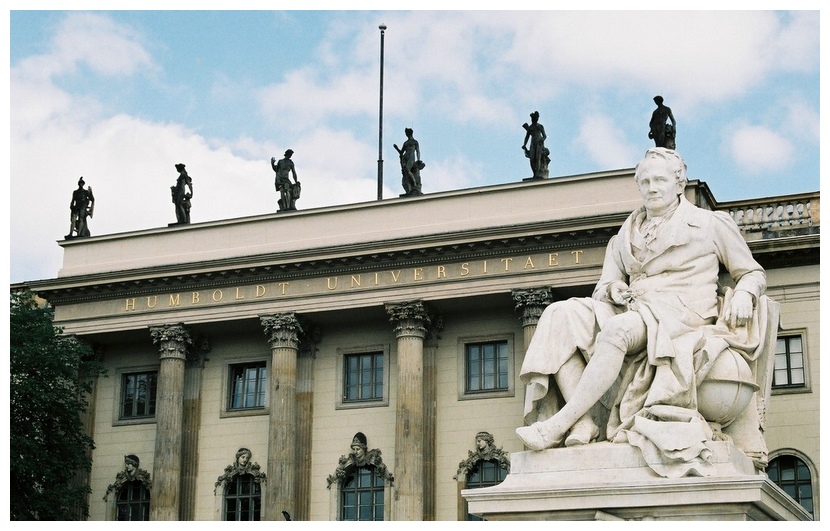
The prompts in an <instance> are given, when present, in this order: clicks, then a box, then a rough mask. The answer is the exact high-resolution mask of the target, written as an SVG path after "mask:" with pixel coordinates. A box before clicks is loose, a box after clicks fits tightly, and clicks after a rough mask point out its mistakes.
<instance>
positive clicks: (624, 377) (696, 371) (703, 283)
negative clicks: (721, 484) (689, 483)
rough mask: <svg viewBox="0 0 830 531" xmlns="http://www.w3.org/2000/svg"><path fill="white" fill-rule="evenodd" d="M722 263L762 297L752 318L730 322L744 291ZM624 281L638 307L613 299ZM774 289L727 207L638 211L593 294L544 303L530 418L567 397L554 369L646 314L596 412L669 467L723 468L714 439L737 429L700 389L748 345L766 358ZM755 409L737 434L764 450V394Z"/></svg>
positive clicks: (745, 354)
mask: <svg viewBox="0 0 830 531" xmlns="http://www.w3.org/2000/svg"><path fill="white" fill-rule="evenodd" d="M721 265H722V266H723V268H724V269H725V270H726V271H727V272H728V273H729V275H730V276H731V278H732V280H733V281H734V283H735V286H734V290H743V291H746V292H748V293H750V294H751V295H752V296H753V298H754V300H755V301H756V311H755V312H754V314H753V318H752V319H751V320H750V322H749V323H748V324H746V325H745V326H739V327H736V328H735V329H730V327H729V326H728V325H727V324H726V323H725V322H724V320H723V319H722V318H719V313H720V312H721V311H722V308H723V307H724V306H725V304H726V303H728V302H729V299H730V298H731V296H732V293H733V291H732V290H731V289H726V290H723V289H720V290H719V288H720V286H719V282H718V280H719V271H720V267H721ZM616 281H622V282H624V283H626V284H627V285H628V286H629V288H630V290H631V291H632V293H634V297H633V301H632V302H631V303H629V304H628V307H627V308H626V307H624V306H618V305H615V304H613V303H612V302H611V299H610V296H609V287H610V286H611V284H613V283H615V282H616ZM765 289H766V275H765V273H764V270H763V269H762V268H761V266H760V265H759V264H758V263H757V262H756V261H755V259H754V258H753V257H752V254H751V252H750V251H749V248H748V247H747V245H746V242H745V241H744V239H743V237H742V236H741V234H740V232H739V230H738V227H737V225H736V224H735V222H734V221H733V220H732V219H731V218H730V217H729V216H728V215H727V214H725V213H722V212H712V211H708V210H704V209H701V208H698V207H695V206H694V205H692V204H691V203H689V202H688V201H687V200H686V199H685V198H684V197H683V196H681V197H680V204H679V205H678V207H677V208H676V209H675V211H674V212H673V213H671V214H669V215H667V216H665V217H663V218H658V219H655V220H647V219H646V212H645V208H640V209H638V210H636V211H634V212H633V213H632V214H631V215H630V216H629V217H628V219H627V220H626V221H625V223H624V224H623V226H622V228H621V229H620V231H619V233H618V234H617V235H616V236H615V237H613V238H612V239H611V241H610V242H609V244H608V247H607V250H606V256H605V261H604V264H603V269H602V275H601V278H600V280H599V282H598V283H597V286H596V288H595V290H594V293H593V296H592V297H591V298H573V299H568V300H565V301H559V302H555V303H553V304H551V305H550V306H549V307H548V308H546V309H545V311H544V312H543V313H542V316H541V317H540V319H539V323H538V325H537V329H536V332H535V334H534V336H533V339H532V340H531V342H530V345H529V346H528V349H527V352H526V354H525V359H524V362H523V365H522V370H521V379H522V381H523V382H524V383H525V384H526V386H527V393H526V396H525V409H524V414H525V422H526V423H527V424H530V423H532V422H534V421H537V420H544V419H546V418H549V417H550V416H551V415H552V414H553V413H554V412H555V411H556V410H557V409H558V407H559V405H561V400H562V398H561V395H559V393H558V390H557V389H556V384H555V380H554V378H553V376H552V375H554V374H556V373H557V372H558V371H559V369H560V368H561V367H562V365H563V364H564V363H565V362H566V361H567V360H568V359H569V358H570V357H571V356H575V355H579V356H583V357H584V359H585V361H586V362H587V361H588V360H590V359H591V356H592V355H593V351H594V346H595V339H596V336H597V333H598V332H599V330H601V329H602V328H603V324H604V323H605V322H606V321H607V320H608V319H609V318H610V317H612V316H614V315H616V314H619V313H622V312H625V311H632V312H637V313H638V314H639V316H640V317H641V318H642V320H643V322H644V324H645V327H646V334H647V343H646V344H647V346H646V349H645V350H644V351H642V352H629V353H628V355H627V356H626V359H625V362H624V364H623V367H622V370H621V371H620V374H619V375H618V377H617V381H616V383H615V384H614V385H613V386H612V387H611V388H610V389H609V390H608V391H607V392H606V393H605V395H604V396H603V397H602V399H601V400H600V402H599V403H598V404H597V405H596V406H595V407H594V408H593V409H592V412H591V414H592V417H594V419H595V421H596V422H597V424H598V425H599V426H600V427H601V428H602V427H605V428H606V429H605V433H604V435H605V437H606V438H607V439H608V440H612V441H614V442H626V441H627V442H628V443H630V444H632V445H634V446H636V447H638V448H640V450H641V451H642V454H643V457H644V459H645V460H646V462H647V463H648V464H649V466H650V467H651V468H652V469H653V470H655V472H657V473H658V474H660V475H662V476H666V477H679V476H683V475H687V474H695V475H709V474H711V467H712V465H711V464H709V462H708V457H709V452H710V451H709V449H708V448H707V447H706V441H710V440H717V439H721V440H723V439H730V438H731V436H730V434H729V433H728V429H724V431H723V432H722V431H721V430H720V426H719V425H717V424H710V423H707V422H706V420H705V419H704V418H703V417H702V415H701V414H700V413H698V407H697V406H698V404H697V388H698V385H699V384H700V382H702V381H703V380H704V378H705V377H706V374H707V373H708V371H709V369H710V368H711V367H712V365H713V363H714V362H715V361H716V360H717V358H718V357H719V356H726V355H737V356H739V357H740V358H741V359H743V360H745V361H746V362H747V363H748V364H749V366H750V367H755V364H754V362H755V358H756V357H757V356H758V353H759V352H760V350H761V349H759V348H758V347H759V344H760V343H761V341H762V330H763V327H764V326H765V320H766V312H765V307H762V305H760V304H757V301H759V298H760V297H761V295H762V294H763V293H764V291H765ZM746 409H747V411H746V412H745V413H743V414H742V416H743V417H746V418H742V419H740V421H739V420H736V421H735V422H734V423H733V424H735V426H738V427H739V430H740V432H739V433H736V434H735V438H736V439H737V440H735V441H734V442H735V444H736V446H738V447H739V448H740V449H742V450H744V452H745V453H747V454H748V455H750V456H751V457H760V458H762V459H763V458H765V456H766V446H765V443H764V441H763V436H762V435H761V433H760V427H759V426H758V415H757V410H755V406H754V404H751V405H750V406H749V407H747V408H746ZM750 410H751V411H750ZM601 431H602V429H601Z"/></svg>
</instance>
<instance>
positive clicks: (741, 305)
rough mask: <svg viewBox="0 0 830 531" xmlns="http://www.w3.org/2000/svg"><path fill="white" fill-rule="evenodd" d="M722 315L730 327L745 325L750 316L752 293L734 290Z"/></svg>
mask: <svg viewBox="0 0 830 531" xmlns="http://www.w3.org/2000/svg"><path fill="white" fill-rule="evenodd" d="M723 316H724V318H725V319H726V321H727V322H728V323H729V326H731V327H732V328H735V327H736V326H740V325H745V324H746V323H747V322H748V321H749V319H750V317H752V295H750V294H749V292H747V291H743V290H735V293H734V294H733V295H732V302H731V303H730V304H729V306H728V307H727V308H726V311H725V312H724V314H723Z"/></svg>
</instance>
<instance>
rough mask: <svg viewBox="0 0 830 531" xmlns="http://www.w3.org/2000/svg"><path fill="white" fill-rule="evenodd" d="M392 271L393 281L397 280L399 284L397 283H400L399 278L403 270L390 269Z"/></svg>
mask: <svg viewBox="0 0 830 531" xmlns="http://www.w3.org/2000/svg"><path fill="white" fill-rule="evenodd" d="M390 273H392V281H393V282H395V283H396V284H397V283H398V279H399V278H400V276H401V270H400V269H398V270H397V271H390Z"/></svg>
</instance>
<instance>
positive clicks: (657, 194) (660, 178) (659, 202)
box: [637, 159, 683, 216]
mask: <svg viewBox="0 0 830 531" xmlns="http://www.w3.org/2000/svg"><path fill="white" fill-rule="evenodd" d="M637 186H638V187H639V188H640V196H641V197H642V198H643V205H645V207H646V210H647V211H648V213H649V214H650V215H655V216H660V215H662V214H665V213H666V211H667V210H668V209H669V208H671V207H672V206H674V205H675V204H677V202H678V201H679V199H678V196H679V195H680V194H681V193H683V185H682V183H680V182H678V179H677V177H676V176H675V174H674V171H673V169H672V166H671V164H669V162H668V161H665V160H663V159H653V160H649V161H648V163H647V164H646V165H645V167H644V168H643V169H642V170H641V172H640V176H639V178H638V179H637Z"/></svg>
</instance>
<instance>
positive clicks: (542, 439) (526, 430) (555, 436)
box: [516, 414, 569, 450]
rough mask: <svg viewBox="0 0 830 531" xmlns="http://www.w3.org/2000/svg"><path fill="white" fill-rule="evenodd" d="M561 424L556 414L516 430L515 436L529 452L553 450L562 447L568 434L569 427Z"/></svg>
mask: <svg viewBox="0 0 830 531" xmlns="http://www.w3.org/2000/svg"><path fill="white" fill-rule="evenodd" d="M561 422H562V421H561V419H560V418H559V415H558V414H557V415H554V416H552V417H551V418H549V419H547V420H544V421H541V422H534V423H533V424H531V425H530V426H522V427H521V428H516V435H518V436H519V438H520V439H521V440H522V442H524V444H525V446H527V447H528V448H530V449H531V450H545V449H547V448H555V447H557V446H561V445H562V441H563V440H564V439H565V434H566V433H568V428H569V426H567V425H564V424H562V423H561Z"/></svg>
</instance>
